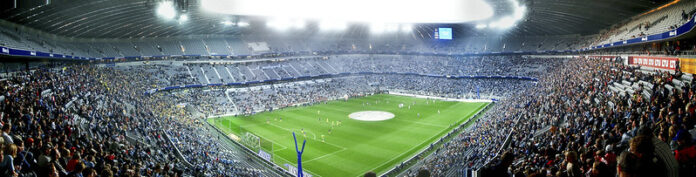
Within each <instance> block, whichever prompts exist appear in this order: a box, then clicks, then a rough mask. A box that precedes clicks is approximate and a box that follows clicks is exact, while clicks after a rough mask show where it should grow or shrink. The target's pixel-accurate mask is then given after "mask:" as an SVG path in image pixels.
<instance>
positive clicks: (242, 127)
mask: <svg viewBox="0 0 696 177" xmlns="http://www.w3.org/2000/svg"><path fill="white" fill-rule="evenodd" d="M259 125H260V124H253V125H250V126H244V127H242V128H248V127H255V126H259ZM254 135H256V136H259V137H261V138H264V139H266V140H268V141H270V142H271V143H275V144H277V145H278V146H280V147H283V148H280V149H278V150H275V149H274V150H273V152H275V151H280V150H283V149H287V148H288V147H285V146H283V145H282V144H280V143H277V142H275V141H273V140H271V139H268V138H265V137H263V136H261V135H257V134H254Z"/></svg>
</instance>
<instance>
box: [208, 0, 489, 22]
mask: <svg viewBox="0 0 696 177" xmlns="http://www.w3.org/2000/svg"><path fill="white" fill-rule="evenodd" d="M397 4H398V5H397ZM200 5H201V6H200V7H201V8H202V9H203V10H204V11H206V12H211V13H219V14H231V15H246V16H262V17H271V18H293V19H306V20H340V21H347V22H363V23H372V22H388V23H464V22H470V21H478V20H485V19H488V18H490V17H492V16H493V14H494V12H493V8H492V7H491V6H490V5H489V4H488V3H487V2H486V1H485V0H429V1H428V2H427V3H424V2H423V1H419V0H378V1H374V0H328V1H327V0H292V1H277V0H201V1H200ZM385 9H388V15H385Z"/></svg>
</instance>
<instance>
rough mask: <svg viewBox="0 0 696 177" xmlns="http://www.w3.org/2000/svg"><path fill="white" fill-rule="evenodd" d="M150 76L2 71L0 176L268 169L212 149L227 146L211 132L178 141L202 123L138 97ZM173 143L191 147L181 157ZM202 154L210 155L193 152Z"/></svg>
mask: <svg viewBox="0 0 696 177" xmlns="http://www.w3.org/2000/svg"><path fill="white" fill-rule="evenodd" d="M148 79H151V77H149V75H146V74H145V73H137V72H126V71H122V70H116V69H112V68H108V67H98V66H96V65H75V66H67V67H63V68H45V69H37V70H31V71H19V72H14V73H9V74H7V75H6V76H5V77H4V78H2V79H0V90H1V93H3V94H2V96H0V100H1V101H0V120H1V122H0V127H1V128H0V129H1V130H2V138H0V152H2V154H3V156H2V161H1V162H2V163H0V173H2V174H0V176H182V175H184V176H190V175H204V176H217V175H223V176H259V175H261V174H263V173H266V172H267V171H268V170H259V169H256V168H253V167H251V166H250V165H247V164H244V163H237V162H239V161H245V160H246V159H245V158H241V157H236V158H235V157H233V156H231V155H230V154H223V153H218V152H225V151H224V150H220V148H219V147H220V146H221V145H219V144H216V143H212V142H214V141H212V140H213V139H212V138H211V139H201V142H200V144H195V143H191V141H187V143H185V144H186V145H183V146H182V145H181V144H182V143H177V142H181V141H183V139H186V138H184V137H182V136H181V135H182V134H185V135H191V136H196V137H198V136H199V135H202V134H197V133H198V132H200V131H199V130H198V128H200V123H198V122H195V121H190V120H188V119H187V117H186V115H185V114H184V112H183V111H181V112H179V111H178V110H176V107H175V105H173V104H170V103H168V102H167V101H168V100H167V98H160V97H159V96H153V97H144V96H143V94H142V89H143V88H146V85H149V84H152V82H150V81H148ZM187 120H188V121H187ZM182 127H186V128H182ZM173 128H177V129H173ZM169 137H171V138H169ZM177 147H178V148H177ZM191 147H193V148H191ZM179 150H181V151H182V152H183V153H188V154H190V155H189V156H184V157H186V159H187V160H183V158H179V157H181V152H179ZM204 153H214V154H209V155H208V156H203V157H201V156H199V155H201V154H204ZM193 155H195V156H193ZM185 161H188V162H185Z"/></svg>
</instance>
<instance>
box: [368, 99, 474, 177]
mask: <svg viewBox="0 0 696 177" xmlns="http://www.w3.org/2000/svg"><path fill="white" fill-rule="evenodd" d="M484 107H485V106H484ZM479 108H481V107H479ZM481 110H483V109H479V110H478V112H477V113H480V112H481ZM475 114H476V113H471V114H469V117H468V118H469V119H470V118H472V117H473V115H475ZM434 137H437V134H435V135H434V136H433V137H430V139H432V138H434ZM424 143H426V142H423V143H421V144H419V145H422V144H424ZM416 147H418V146H414V147H412V148H411V149H409V150H408V151H411V150H413V149H414V148H416ZM425 148H427V147H426V146H424V147H423V148H421V152H419V153H418V154H420V153H422V152H423V149H425ZM408 151H404V152H403V153H401V154H399V155H397V156H396V157H394V158H392V159H389V160H388V161H386V162H384V163H382V164H380V165H379V166H377V167H375V168H373V169H371V170H370V171H374V170H376V169H377V168H379V167H381V166H382V165H384V164H387V163H389V162H391V161H393V160H394V159H396V158H399V156H401V155H404V154H406V152H408ZM414 155H415V154H414ZM387 170H391V169H387Z"/></svg>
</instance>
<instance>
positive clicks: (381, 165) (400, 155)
mask: <svg viewBox="0 0 696 177" xmlns="http://www.w3.org/2000/svg"><path fill="white" fill-rule="evenodd" d="M435 137H437V134H435V135H434V136H432V137H430V139H432V138H435ZM424 143H426V142H425V141H424V142H423V143H420V144H418V146H420V145H422V144H424ZM418 146H413V147H412V148H411V149H408V151H404V152H403V153H401V154H399V155H397V156H395V157H394V158H392V159H389V160H387V161H386V162H384V163H382V164H379V165H377V167H375V168H373V169H371V170H369V171H374V170H376V169H377V168H379V167H381V166H382V165H384V164H387V163H389V162H391V161H393V160H394V159H396V158H399V157H401V156H402V155H404V154H406V153H407V152H409V151H411V150H413V149H414V148H416V147H418ZM423 148H427V146H424V147H423ZM387 170H389V169H387ZM377 176H379V175H377Z"/></svg>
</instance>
